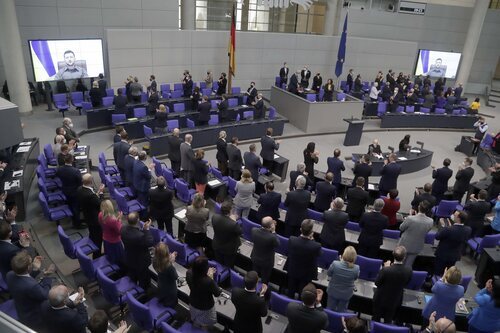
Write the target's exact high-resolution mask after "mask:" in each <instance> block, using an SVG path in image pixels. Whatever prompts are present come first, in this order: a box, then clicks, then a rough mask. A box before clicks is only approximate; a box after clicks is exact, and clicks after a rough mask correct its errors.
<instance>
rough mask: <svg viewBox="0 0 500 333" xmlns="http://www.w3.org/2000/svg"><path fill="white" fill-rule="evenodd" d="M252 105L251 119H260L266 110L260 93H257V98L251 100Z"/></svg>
mask: <svg viewBox="0 0 500 333" xmlns="http://www.w3.org/2000/svg"><path fill="white" fill-rule="evenodd" d="M252 105H253V107H254V109H255V110H254V116H253V119H256V120H257V119H262V118H264V117H265V115H266V110H265V106H264V99H263V98H262V94H260V93H259V94H258V95H257V98H256V99H255V101H254V102H252Z"/></svg>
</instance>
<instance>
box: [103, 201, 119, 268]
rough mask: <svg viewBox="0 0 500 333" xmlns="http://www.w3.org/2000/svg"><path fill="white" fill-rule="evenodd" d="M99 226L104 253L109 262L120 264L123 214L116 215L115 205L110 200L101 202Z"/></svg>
mask: <svg viewBox="0 0 500 333" xmlns="http://www.w3.org/2000/svg"><path fill="white" fill-rule="evenodd" d="M99 224H100V225H101V228H102V239H103V243H104V253H105V254H106V256H107V257H108V259H109V261H111V262H112V263H114V264H120V262H121V260H122V256H123V244H122V238H121V229H122V212H119V213H118V214H116V212H115V209H114V207H113V203H112V202H111V201H110V200H103V201H102V202H101V211H100V212H99Z"/></svg>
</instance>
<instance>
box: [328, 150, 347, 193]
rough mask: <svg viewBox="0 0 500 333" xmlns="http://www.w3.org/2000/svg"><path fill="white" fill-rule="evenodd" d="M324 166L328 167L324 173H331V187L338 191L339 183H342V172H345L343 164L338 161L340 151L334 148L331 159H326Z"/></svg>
mask: <svg viewBox="0 0 500 333" xmlns="http://www.w3.org/2000/svg"><path fill="white" fill-rule="evenodd" d="M326 164H327V165H328V169H327V171H326V172H327V173H328V172H331V173H332V174H333V185H334V186H335V187H336V188H337V189H339V188H340V182H341V181H342V171H345V166H344V162H342V161H341V160H340V149H338V148H335V150H334V151H333V157H328V158H327V159H326Z"/></svg>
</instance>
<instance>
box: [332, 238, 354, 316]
mask: <svg viewBox="0 0 500 333" xmlns="http://www.w3.org/2000/svg"><path fill="white" fill-rule="evenodd" d="M356 257H357V253H356V250H355V249H354V247H352V246H348V247H346V248H345V250H344V252H343V253H342V255H341V256H340V260H335V261H334V262H332V264H331V265H330V267H329V268H328V271H327V275H328V276H329V277H330V282H329V283H328V288H327V289H326V292H327V293H328V305H327V307H328V309H330V310H333V311H335V312H338V313H344V312H346V310H347V306H348V305H349V300H350V299H351V297H352V294H353V293H354V291H353V290H354V281H356V280H357V279H358V277H359V266H358V265H356V264H355V262H356Z"/></svg>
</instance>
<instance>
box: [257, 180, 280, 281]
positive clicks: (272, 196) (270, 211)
mask: <svg viewBox="0 0 500 333" xmlns="http://www.w3.org/2000/svg"><path fill="white" fill-rule="evenodd" d="M265 190H266V193H263V194H261V195H260V196H259V199H258V200H257V203H258V204H259V209H258V211H257V220H258V221H261V220H262V219H263V218H264V217H266V216H270V217H272V218H273V219H275V220H279V218H280V211H279V206H280V204H281V193H278V192H274V183H273V182H272V181H271V182H267V183H266V185H265ZM261 275H262V274H261Z"/></svg>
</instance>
